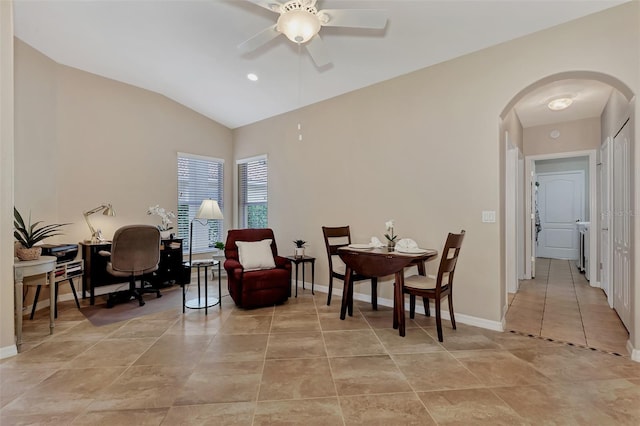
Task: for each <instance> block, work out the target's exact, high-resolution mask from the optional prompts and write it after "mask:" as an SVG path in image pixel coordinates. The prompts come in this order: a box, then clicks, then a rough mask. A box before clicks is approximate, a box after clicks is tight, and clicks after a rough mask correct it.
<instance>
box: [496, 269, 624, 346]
mask: <svg viewBox="0 0 640 426" xmlns="http://www.w3.org/2000/svg"><path fill="white" fill-rule="evenodd" d="M509 302H510V303H509V311H508V312H507V317H506V320H507V330H510V331H516V332H519V333H524V334H531V335H534V336H539V337H542V338H547V339H553V340H557V341H562V342H566V343H572V344H574V345H579V346H586V347H589V348H593V349H598V350H602V351H606V352H614V353H618V354H621V355H624V356H628V352H627V350H626V343H627V340H628V338H629V334H628V333H627V330H626V329H625V327H624V325H623V324H622V322H621V321H620V319H619V318H618V315H617V314H616V312H615V311H614V310H613V309H611V308H609V305H608V304H607V297H606V295H605V294H604V292H603V291H602V290H601V289H599V288H594V287H591V286H590V285H589V282H588V281H587V280H586V278H585V277H584V274H581V273H579V272H578V270H577V268H576V266H575V263H574V262H573V261H569V260H558V259H545V258H538V259H537V260H536V277H535V279H533V280H521V281H520V288H519V290H518V292H517V293H516V294H511V293H510V294H509Z"/></svg>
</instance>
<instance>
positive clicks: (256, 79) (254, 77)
mask: <svg viewBox="0 0 640 426" xmlns="http://www.w3.org/2000/svg"><path fill="white" fill-rule="evenodd" d="M247 78H248V79H249V80H251V81H258V76H257V75H255V74H254V73H252V72H250V73H249V74H247Z"/></svg>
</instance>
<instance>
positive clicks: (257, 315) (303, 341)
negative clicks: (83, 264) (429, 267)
mask: <svg viewBox="0 0 640 426" xmlns="http://www.w3.org/2000/svg"><path fill="white" fill-rule="evenodd" d="M325 297H326V295H324V294H321V293H318V294H317V295H316V296H315V297H313V296H311V295H310V293H309V290H306V291H302V294H301V295H300V296H299V297H298V298H297V299H296V298H291V299H289V301H288V302H287V303H285V304H283V305H280V306H275V307H269V308H263V309H257V310H252V311H244V310H240V309H237V308H235V307H234V306H233V303H232V301H231V300H230V298H229V297H225V298H224V299H223V300H224V303H223V308H222V310H218V309H213V310H210V312H209V315H208V316H205V315H204V313H203V312H201V311H188V312H187V314H184V315H183V314H182V313H181V310H180V308H179V307H176V309H173V310H169V311H165V312H161V313H157V314H153V315H148V316H145V317H140V318H136V319H133V320H130V321H126V322H121V323H117V324H113V325H108V326H103V327H94V326H93V325H91V324H90V323H89V322H88V321H87V320H86V319H85V318H84V317H83V315H82V314H81V313H80V312H78V311H77V310H76V309H75V307H74V305H73V303H72V302H65V303H61V304H60V305H61V307H60V317H59V318H58V320H57V323H56V332H55V334H54V335H52V336H49V335H48V323H47V312H46V311H47V310H46V309H44V310H43V312H42V313H40V314H39V315H38V317H37V318H36V320H34V321H29V320H26V321H25V334H24V335H25V338H26V340H27V342H26V344H25V347H24V351H23V352H22V353H20V354H19V355H17V356H15V357H12V358H8V359H4V360H2V361H1V362H0V378H1V385H0V407H1V408H0V424H2V425H3V426H7V425H18V424H20V425H28V424H33V425H35V424H37V425H85V424H87V425H89V424H90V425H92V426H95V425H253V426H257V425H284V424H288V425H303V424H304V425H409V424H411V425H478V424H487V425H489V424H490V425H498V424H503V425H534V424H535V425H538V424H562V425H584V424H598V425H637V424H638V420H639V419H640V363H636V362H633V361H630V360H629V359H628V358H625V357H621V356H615V355H611V354H608V353H604V352H600V351H593V350H589V349H584V348H578V347H572V346H569V345H566V344H560V343H555V342H549V341H547V340H544V339H538V338H531V337H525V336H521V335H518V334H514V333H508V332H505V333H499V332H493V331H489V330H485V329H480V328H475V327H470V326H466V325H464V324H459V325H458V329H457V330H455V331H454V330H452V329H451V326H450V323H449V322H447V321H445V322H444V343H442V344H440V343H438V341H437V339H436V337H435V336H436V332H435V324H434V320H433V318H427V317H424V316H421V315H417V316H416V320H415V321H413V320H407V334H406V337H405V338H402V337H399V336H398V334H397V331H396V330H393V329H392V328H391V324H392V310H391V309H390V308H384V307H380V310H379V311H375V312H374V311H372V310H371V306H370V305H369V304H366V303H360V302H356V305H355V307H354V316H353V317H349V318H347V319H346V320H344V321H341V320H340V319H339V318H338V315H339V300H338V299H334V301H333V303H332V304H331V306H326V305H325Z"/></svg>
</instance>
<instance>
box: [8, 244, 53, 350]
mask: <svg viewBox="0 0 640 426" xmlns="http://www.w3.org/2000/svg"><path fill="white" fill-rule="evenodd" d="M56 260H58V259H57V257H55V256H40V258H39V259H36V260H25V261H19V260H17V259H16V260H15V261H14V262H13V281H14V284H15V296H16V303H15V305H16V347H17V349H18V352H20V345H22V288H23V280H24V277H30V276H32V275H39V274H47V278H46V280H47V285H49V312H50V314H49V334H53V327H55V323H54V320H55V304H56V301H55V291H54V289H53V287H54V286H55V284H54V283H55V282H56V276H55V275H56V273H55V269H56Z"/></svg>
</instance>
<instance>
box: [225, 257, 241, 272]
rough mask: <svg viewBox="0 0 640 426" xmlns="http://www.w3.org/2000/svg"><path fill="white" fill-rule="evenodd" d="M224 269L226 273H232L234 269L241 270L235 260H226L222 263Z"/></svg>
mask: <svg viewBox="0 0 640 426" xmlns="http://www.w3.org/2000/svg"><path fill="white" fill-rule="evenodd" d="M224 269H225V270H227V271H233V270H234V269H243V268H242V265H241V264H240V262H238V261H237V260H235V259H227V260H225V261H224Z"/></svg>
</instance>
